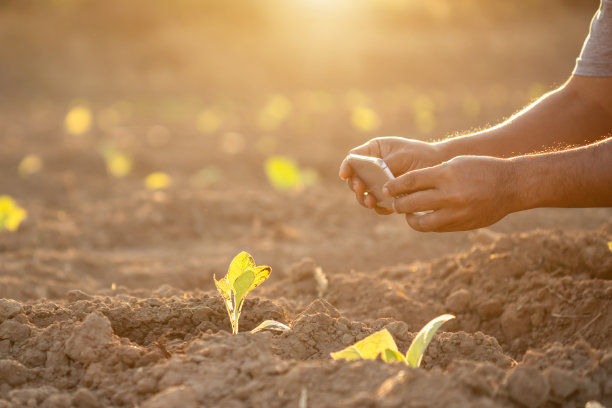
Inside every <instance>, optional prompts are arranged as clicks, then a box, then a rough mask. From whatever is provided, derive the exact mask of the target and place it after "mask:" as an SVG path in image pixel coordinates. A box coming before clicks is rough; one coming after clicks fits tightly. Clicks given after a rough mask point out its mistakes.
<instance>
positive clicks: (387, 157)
mask: <svg viewBox="0 0 612 408" xmlns="http://www.w3.org/2000/svg"><path fill="white" fill-rule="evenodd" d="M349 153H354V154H361V155H364V156H371V157H378V158H381V159H383V160H384V161H385V163H386V164H387V166H388V167H389V169H390V170H391V172H392V173H393V175H394V176H396V177H397V176H399V175H401V174H404V173H406V172H407V171H411V170H415V169H420V168H423V167H430V166H434V165H436V164H439V163H441V162H443V161H444V160H446V159H445V158H444V157H443V152H442V150H441V148H440V144H437V143H427V142H421V141H419V140H412V139H404V138H401V137H377V138H375V139H372V140H370V141H368V142H367V143H365V144H362V145H361V146H357V147H356V148H354V149H352V150H351V151H350V152H349ZM339 176H340V178H341V179H343V180H347V184H348V186H349V188H350V189H351V190H353V191H354V192H355V197H356V198H357V202H359V204H361V205H362V206H364V207H366V208H372V209H374V210H375V211H376V212H377V213H379V214H391V213H393V210H389V209H386V208H382V207H378V206H377V205H376V198H374V197H373V196H371V195H366V194H365V193H366V192H367V190H368V189H367V186H366V185H365V183H364V182H363V181H362V180H361V179H360V178H359V177H357V176H356V174H355V172H354V171H353V169H352V168H351V166H350V165H349V164H348V162H347V160H346V158H345V159H344V161H343V162H342V164H341V165H340V172H339Z"/></svg>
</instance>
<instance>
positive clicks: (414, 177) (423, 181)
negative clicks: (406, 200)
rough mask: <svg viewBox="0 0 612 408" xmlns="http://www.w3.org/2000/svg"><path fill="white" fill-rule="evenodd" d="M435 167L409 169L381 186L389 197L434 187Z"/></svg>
mask: <svg viewBox="0 0 612 408" xmlns="http://www.w3.org/2000/svg"><path fill="white" fill-rule="evenodd" d="M435 173H436V170H435V167H427V168H424V169H419V170H413V171H409V172H408V173H405V174H402V175H401V176H399V177H398V178H396V179H395V180H390V181H388V182H387V183H385V185H384V186H383V192H384V193H385V194H386V195H388V196H390V197H397V196H401V195H404V194H410V193H414V192H416V191H421V190H427V189H430V188H434V187H435Z"/></svg>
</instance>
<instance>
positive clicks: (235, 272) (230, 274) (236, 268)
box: [227, 251, 255, 287]
mask: <svg viewBox="0 0 612 408" xmlns="http://www.w3.org/2000/svg"><path fill="white" fill-rule="evenodd" d="M249 269H255V261H254V260H253V257H252V256H251V255H250V254H249V253H248V252H244V251H242V252H241V253H239V254H238V255H236V256H235V257H234V259H232V263H230V266H229V269H228V270H227V280H228V282H229V284H230V286H232V287H233V286H234V281H235V280H236V279H237V278H238V277H239V276H240V275H242V274H243V273H244V272H246V271H247V270H249Z"/></svg>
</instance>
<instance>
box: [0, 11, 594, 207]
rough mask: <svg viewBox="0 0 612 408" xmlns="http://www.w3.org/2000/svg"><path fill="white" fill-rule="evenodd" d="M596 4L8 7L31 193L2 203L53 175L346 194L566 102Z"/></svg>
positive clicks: (4, 53) (1, 108) (1, 81)
mask: <svg viewBox="0 0 612 408" xmlns="http://www.w3.org/2000/svg"><path fill="white" fill-rule="evenodd" d="M597 5H598V1H597V0H588V1H586V0H580V1H579V0H563V1H562V0H518V1H514V2H503V1H485V0H430V1H427V2H423V1H418V0H379V1H371V0H288V1H285V0H283V1H281V0H261V1H257V2H253V1H247V0H236V1H225V0H205V1H204V0H177V1H173V2H168V1H162V0H130V1H121V0H104V1H102V0H42V1H40V0H0V59H1V60H2V61H3V63H2V64H0V89H2V93H1V94H0V142H1V143H2V146H3V149H0V167H1V166H6V167H7V169H6V170H5V169H2V170H3V171H7V172H12V173H15V174H18V175H19V176H21V177H20V179H21V180H22V182H23V183H25V184H21V185H17V186H14V187H12V188H11V189H7V188H6V187H5V188H0V193H10V194H13V195H15V194H18V193H20V194H24V193H25V192H26V191H28V189H32V188H33V184H32V183H36V182H39V181H40V180H39V179H42V180H45V177H51V176H48V171H50V172H55V171H56V170H59V171H60V172H62V173H61V174H62V176H61V177H62V180H63V181H62V183H64V184H65V185H66V186H67V187H66V188H68V189H69V190H70V189H71V188H72V187H71V186H73V185H80V184H86V188H88V189H100V193H101V194H106V195H108V194H110V193H111V192H112V191H111V190H112V189H115V188H119V189H121V188H122V187H117V186H120V185H126V183H134V184H130V186H131V187H125V189H127V190H129V189H135V188H140V189H142V188H143V185H142V180H143V179H144V178H145V177H147V175H150V174H152V173H153V175H152V176H151V178H148V180H149V182H147V183H146V184H145V187H146V188H153V189H159V188H165V187H167V186H168V185H169V182H170V179H169V176H167V175H168V174H172V175H173V176H172V184H173V186H187V185H188V186H190V187H191V188H195V189H210V188H222V187H223V186H227V185H228V183H238V185H241V186H243V188H250V187H249V186H251V185H252V184H249V183H251V182H257V181H260V182H263V183H267V184H268V187H269V188H271V189H276V190H282V191H287V190H289V191H303V190H304V189H306V188H308V187H309V186H311V185H316V184H318V183H322V182H323V183H324V182H326V181H331V180H333V181H334V182H335V181H336V179H335V175H336V171H337V167H338V163H339V162H340V160H341V159H342V155H343V154H344V152H346V150H347V149H349V148H350V147H352V146H355V145H356V144H360V143H362V142H364V141H365V140H367V139H369V138H371V137H373V136H378V135H399V136H406V137H413V138H417V139H423V140H434V139H439V138H442V137H445V136H447V135H448V134H451V133H454V132H456V131H465V130H469V129H473V128H478V127H483V126H486V125H488V124H492V123H495V122H497V121H499V120H501V119H503V117H505V116H508V115H510V114H511V113H513V112H514V111H516V110H517V109H519V108H520V107H522V106H524V105H525V104H527V103H528V102H529V101H531V100H533V99H534V98H537V97H539V96H540V95H542V94H543V93H545V92H546V91H548V90H550V89H552V88H553V87H555V86H557V85H559V84H560V83H561V82H562V81H564V80H565V79H566V78H567V76H568V75H569V73H570V72H571V70H572V67H573V64H574V60H575V58H576V56H577V54H578V53H579V51H580V47H581V44H582V42H583V40H584V37H585V36H586V34H587V32H588V25H589V21H590V18H591V16H592V14H593V12H594V11H595V9H596V7H597ZM39 142H40V143H39ZM41 143H42V146H45V147H44V148H42V149H41V148H39V147H40V146H41ZM33 146H38V147H37V149H38V150H36V151H34V149H33ZM100 146H102V148H100ZM100 149H101V150H100ZM100 153H101V154H100ZM14 155H18V156H19V157H21V158H23V160H22V161H21V162H20V163H15V162H14V160H13V159H12V157H14ZM3 159H4V160H3ZM43 163H44V168H43ZM298 163H299V165H298ZM9 169H10V170H9ZM253 169H257V171H253ZM155 172H159V173H155ZM12 173H11V174H12ZM7 174H8V173H7ZM35 174H36V177H33V175H35ZM92 174H100V175H102V174H105V175H111V176H112V177H110V178H108V177H107V179H108V180H107V181H106V182H107V183H113V185H112V187H101V186H98V185H96V184H95V183H91V182H88V181H79V178H80V177H83V180H85V177H86V176H91V175H92ZM161 174H165V175H166V176H164V177H162V176H160V175H161ZM221 181H223V182H222V183H221ZM28 183H30V184H28ZM136 183H138V184H136ZM137 185H138V186H139V187H136V186H137ZM109 188H110V189H111V190H109ZM253 188H255V187H253ZM9 190H11V191H9ZM66 197H71V196H70V195H67V196H66Z"/></svg>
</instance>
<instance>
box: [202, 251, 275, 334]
mask: <svg viewBox="0 0 612 408" xmlns="http://www.w3.org/2000/svg"><path fill="white" fill-rule="evenodd" d="M271 272H272V268H270V267H269V266H267V265H264V266H255V261H254V260H253V257H252V256H251V255H250V254H248V253H247V252H244V251H243V252H241V253H239V254H238V255H236V257H235V258H234V259H233V260H232V263H231V264H230V266H229V269H228V271H227V275H225V276H224V277H223V278H222V279H219V280H217V279H216V278H215V277H214V276H213V279H214V281H215V286H217V290H218V291H219V293H220V294H221V296H222V297H223V300H224V301H225V307H226V308H227V313H228V314H229V318H230V322H231V323H232V333H234V334H238V319H239V318H240V312H241V311H242V305H243V304H244V299H245V298H246V295H247V294H248V293H249V292H250V291H251V290H253V289H255V288H256V287H257V286H259V285H260V284H261V283H262V282H263V281H265V280H266V279H268V277H269V276H270V273H271Z"/></svg>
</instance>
